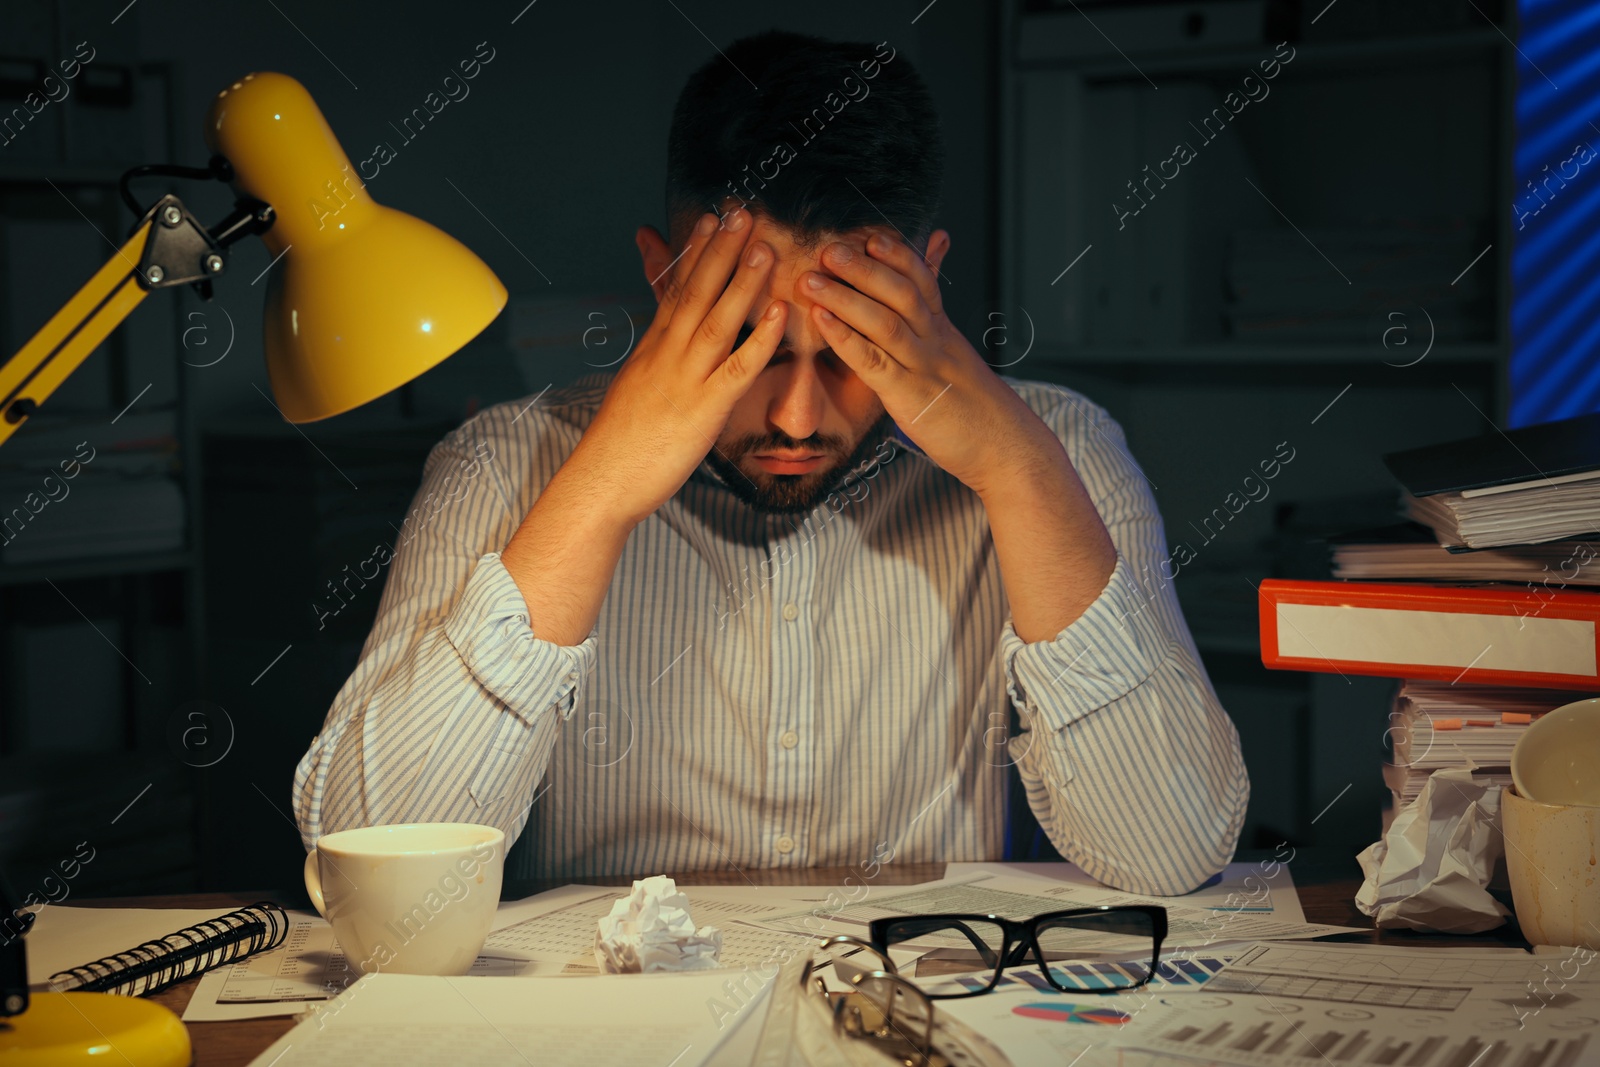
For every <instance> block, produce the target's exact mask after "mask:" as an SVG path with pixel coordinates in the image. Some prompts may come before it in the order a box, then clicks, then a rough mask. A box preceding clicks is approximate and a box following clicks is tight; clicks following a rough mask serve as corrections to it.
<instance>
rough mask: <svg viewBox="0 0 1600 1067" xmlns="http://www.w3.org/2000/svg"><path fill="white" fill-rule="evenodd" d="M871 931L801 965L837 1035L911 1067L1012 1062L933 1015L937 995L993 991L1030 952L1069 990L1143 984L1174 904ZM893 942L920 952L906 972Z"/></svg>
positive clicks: (940, 921)
mask: <svg viewBox="0 0 1600 1067" xmlns="http://www.w3.org/2000/svg"><path fill="white" fill-rule="evenodd" d="M868 930H869V937H870V941H864V940H862V939H860V938H857V937H851V936H849V935H841V936H838V937H830V938H828V939H826V940H825V941H823V942H821V944H820V945H819V946H818V947H817V949H816V950H815V951H814V953H813V954H812V956H811V958H810V959H809V960H807V961H806V963H805V966H804V968H803V969H802V970H801V972H800V983H801V986H802V987H803V988H806V989H809V990H811V991H813V992H815V993H818V994H820V995H821V996H822V997H824V998H826V1004H827V1006H828V1008H829V1011H830V1013H831V1015H832V1019H833V1029H834V1032H835V1033H839V1034H845V1035H848V1036H850V1037H853V1038H867V1039H869V1040H870V1041H872V1042H873V1044H875V1045H876V1046H877V1047H878V1049H879V1051H881V1052H884V1053H888V1054H889V1055H891V1056H893V1057H894V1058H895V1059H897V1060H899V1061H900V1062H901V1063H903V1064H906V1065H907V1067H951V1065H955V1067H960V1065H966V1064H981V1063H985V1062H1004V1061H1003V1060H998V1061H996V1060H994V1059H991V1058H990V1057H989V1055H988V1054H987V1053H988V1052H989V1051H990V1050H991V1049H992V1046H990V1045H989V1042H988V1041H987V1040H986V1039H985V1038H984V1037H983V1036H982V1035H981V1034H978V1033H977V1032H975V1031H973V1030H971V1029H970V1028H969V1027H966V1026H965V1025H964V1024H962V1023H961V1022H959V1021H958V1020H956V1019H954V1018H952V1017H950V1016H948V1015H941V1016H939V1017H938V1018H935V1015H934V1009H933V1002H934V1001H935V1000H949V999H954V998H958V997H973V996H978V995H980V994H982V993H987V992H988V991H989V990H991V989H993V988H994V987H995V985H996V984H997V983H998V982H999V981H1000V975H1001V974H1002V973H1003V972H1004V971H1005V969H1006V968H1007V967H1016V966H1018V965H1019V964H1022V963H1023V962H1024V961H1026V960H1027V958H1028V956H1029V955H1030V954H1031V955H1032V956H1033V957H1034V959H1035V960H1036V961H1037V962H1038V964H1039V969H1040V970H1041V971H1042V972H1043V973H1044V977H1045V980H1046V981H1048V982H1049V983H1050V985H1051V986H1052V987H1053V988H1055V989H1058V990H1061V991H1062V992H1070V993H1115V992H1119V991H1122V990H1127V989H1137V988H1138V987H1140V986H1142V985H1144V984H1145V983H1146V982H1148V981H1150V978H1151V976H1153V975H1154V974H1155V973H1156V968H1157V966H1158V965H1159V963H1160V954H1161V942H1162V941H1163V940H1165V938H1166V936H1167V909H1165V908H1163V907H1160V906H1156V905H1121V906H1110V905H1106V906H1101V907H1095V908H1076V909H1073V910H1070V911H1052V912H1046V913H1045V914H1043V915H1036V916H1034V917H1033V918H1031V919H1027V920H1025V921H1021V922H1018V921H1014V920H1011V919H1006V918H1003V917H1001V916H998V915H911V916H896V917H891V918H884V919H875V920H873V921H872V922H871V923H870V924H869V925H868ZM891 948H900V949H905V950H913V951H921V953H922V954H921V955H920V956H918V957H917V959H916V960H915V961H914V962H913V963H912V964H911V965H910V969H909V971H908V972H907V971H902V970H901V969H900V968H899V967H897V966H896V965H895V963H894V961H893V960H892V959H891V958H890V956H889V950H890V949H891ZM1147 956H1148V959H1149V962H1148V963H1146V962H1145V959H1146V957H1147ZM830 974H831V975H832V977H833V979H834V983H833V986H832V987H830V985H829V983H828V981H827V980H826V978H827V976H828V975H830ZM1086 977H1087V978H1092V980H1085V979H1086ZM840 986H842V987H843V989H840V988H839V987H840Z"/></svg>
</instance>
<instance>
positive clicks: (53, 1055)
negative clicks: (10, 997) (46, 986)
mask: <svg viewBox="0 0 1600 1067" xmlns="http://www.w3.org/2000/svg"><path fill="white" fill-rule="evenodd" d="M28 1000H29V1004H28V1010H27V1011H25V1012H23V1013H22V1014H21V1015H13V1016H11V1017H10V1018H8V1019H0V1064H5V1067H63V1065H66V1064H74V1063H95V1064H111V1063H115V1064H132V1065H134V1067H188V1065H189V1062H190V1060H191V1058H192V1057H191V1050H190V1047H189V1031H188V1030H186V1029H185V1028H184V1025H183V1020H181V1019H179V1018H178V1017H177V1016H176V1015H174V1014H173V1013H172V1012H171V1011H169V1010H168V1009H166V1008H164V1007H162V1006H161V1005H160V1004H157V1003H155V1002H154V1001H149V1000H140V999H139V998H138V997H119V996H114V995H113V994H110V993H32V994H29V997H28Z"/></svg>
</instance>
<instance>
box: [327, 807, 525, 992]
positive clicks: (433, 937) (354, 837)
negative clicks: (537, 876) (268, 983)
mask: <svg viewBox="0 0 1600 1067" xmlns="http://www.w3.org/2000/svg"><path fill="white" fill-rule="evenodd" d="M504 867H505V834H504V833H503V832H502V831H500V830H498V829H496V828H495V827H493V826H480V825H478V824H476V823H407V824H403V825H397V826H365V827H361V828H358V829H354V830H340V831H339V832H337V833H332V834H324V835H322V836H321V837H319V838H317V844H316V847H315V848H313V849H312V850H311V851H310V852H308V853H307V854H306V865H305V878H306V891H307V892H308V893H310V894H311V902H312V903H313V904H314V905H316V908H317V911H318V912H320V913H321V914H322V916H323V918H325V919H327V920H328V922H329V924H330V925H331V926H332V927H333V932H334V935H335V936H336V937H337V938H338V939H339V945H340V947H341V948H342V949H343V950H344V954H345V959H346V960H347V961H348V962H349V965H350V967H351V969H352V970H355V971H357V972H359V973H361V974H369V973H372V972H374V971H384V972H388V973H394V974H466V973H467V969H468V968H469V967H471V966H472V961H473V960H474V959H476V958H477V955H478V952H479V950H481V949H482V948H483V942H484V940H485V939H486V938H488V936H489V928H490V926H491V925H493V923H494V916H495V909H496V908H497V907H498V906H499V903H500V884H501V878H502V875H503V873H504Z"/></svg>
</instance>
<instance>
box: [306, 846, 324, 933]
mask: <svg viewBox="0 0 1600 1067" xmlns="http://www.w3.org/2000/svg"><path fill="white" fill-rule="evenodd" d="M306 892H307V893H309V894H311V903H312V904H314V905H316V908H317V914H318V915H320V916H322V917H323V918H324V919H326V918H327V917H328V907H327V904H326V903H325V902H324V901H323V899H322V872H321V870H319V869H318V867H317V850H316V849H315V848H313V849H312V850H311V851H310V852H307V853H306Z"/></svg>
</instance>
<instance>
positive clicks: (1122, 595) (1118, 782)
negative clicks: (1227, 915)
mask: <svg viewBox="0 0 1600 1067" xmlns="http://www.w3.org/2000/svg"><path fill="white" fill-rule="evenodd" d="M1041 417H1043V418H1044V419H1045V421H1046V423H1047V424H1049V425H1050V426H1051V429H1052V430H1054V431H1055V432H1056V434H1057V436H1058V437H1060V438H1061V440H1062V443H1063V444H1064V445H1065V446H1066V448H1067V451H1068V455H1069V457H1070V458H1071V459H1072V461H1073V464H1074V466H1075V467H1076V468H1077V471H1078V474H1079V477H1080V478H1081V479H1082V480H1083V483H1084V486H1085V487H1086V488H1087V489H1088V491H1089V495H1090V497H1091V499H1093V500H1094V503H1095V506H1096V508H1097V509H1098V511H1099V513H1100V517H1101V519H1102V521H1104V523H1105V525H1106V529H1107V530H1108V531H1109V533H1110V535H1111V540H1112V542H1113V544H1114V545H1115V546H1116V549H1117V562H1116V565H1115V567H1114V568H1113V570H1112V573H1111V577H1110V579H1109V580H1108V581H1107V583H1106V586H1105V588H1104V589H1103V590H1102V591H1101V593H1100V595H1099V597H1097V598H1096V599H1095V600H1094V602H1093V603H1091V604H1090V605H1089V607H1088V608H1087V609H1086V610H1085V611H1084V612H1083V614H1082V615H1081V616H1079V617H1078V618H1077V619H1076V620H1074V621H1073V622H1072V623H1070V624H1069V625H1067V626H1066V627H1065V628H1063V629H1062V630H1061V631H1060V633H1058V634H1056V635H1055V636H1054V637H1052V638H1050V639H1049V640H1042V641H1035V642H1025V641H1023V640H1022V639H1021V638H1020V637H1019V636H1018V635H1017V632H1016V629H1015V627H1014V626H1013V625H1012V623H1011V621H1010V619H1009V618H1008V619H1007V621H1006V623H1005V626H1004V628H1003V630H1002V632H1001V637H1000V650H999V651H1000V656H1001V658H1002V660H1003V662H1004V665H1005V674H1006V686H1007V691H1008V693H1009V694H1010V697H1011V700H1012V703H1013V704H1014V706H1015V707H1016V709H1017V714H1018V719H1019V721H1020V723H1021V726H1022V729H1023V730H1024V731H1026V732H1029V733H1031V734H1032V735H1033V736H1032V738H1031V739H1030V741H1029V742H1027V743H1022V744H1019V745H1018V747H1017V748H1016V749H1015V751H1018V752H1022V753H1024V754H1023V755H1022V756H1021V757H1019V758H1018V760H1017V767H1018V771H1019V773H1020V774H1021V776H1022V780H1023V784H1024V786H1025V788H1026V792H1027V797H1028V803H1029V806H1030V807H1031V808H1032V809H1033V812H1034V814H1035V816H1036V817H1037V818H1038V820H1039V823H1040V825H1041V827H1043V829H1044V831H1045V833H1046V834H1047V835H1048V836H1049V838H1050V840H1051V842H1052V843H1053V844H1054V845H1055V847H1056V849H1057V850H1058V851H1060V852H1061V854H1062V855H1063V856H1065V857H1066V858H1067V859H1069V860H1071V861H1072V862H1074V863H1076V864H1078V865H1079V866H1080V867H1082V868H1083V869H1084V870H1085V871H1086V872H1088V873H1089V874H1091V875H1093V876H1094V877H1096V878H1098V879H1100V880H1101V881H1103V882H1106V883H1108V884H1110V885H1114V886H1117V887H1118V888H1121V889H1126V890H1129V891H1131V892H1137V893H1147V894H1157V895H1171V894H1178V893H1184V892H1188V891H1189V890H1192V889H1194V888H1195V887H1197V886H1198V885H1200V884H1201V883H1202V882H1204V881H1205V880H1206V879H1207V878H1209V877H1210V876H1211V875H1213V874H1215V873H1216V872H1218V871H1219V870H1221V869H1222V868H1223V867H1224V866H1226V865H1227V863H1228V862H1229V860H1231V859H1232V857H1233V853H1234V849H1235V848H1236V846H1237V844H1238V840H1239V832H1240V829H1241V828H1242V826H1243V823H1244V814H1245V807H1246V804H1247V802H1248V800H1249V795H1250V783H1249V778H1248V776H1247V775H1246V773H1245V767H1244V761H1243V758H1242V756H1241V754H1240V750H1239V736H1238V732H1237V730H1236V729H1235V728H1234V725H1233V722H1232V720H1231V719H1230V718H1229V717H1228V714H1227V712H1226V711H1224V710H1223V708H1222V704H1221V702H1220V701H1219V700H1218V698H1217V694H1216V691H1215V689H1214V688H1213V687H1212V685H1211V682H1210V679H1209V678H1208V677H1207V676H1206V672H1205V668H1204V666H1203V665H1202V664H1201V662H1200V657H1199V653H1198V651H1197V650H1196V648H1195V645H1194V639H1193V638H1192V637H1191V636H1190V634H1189V629H1188V626H1187V624H1186V623H1185V622H1184V619H1183V614H1182V609H1181V608H1180V607H1179V606H1178V600H1177V595H1176V591H1175V589H1174V587H1173V579H1174V577H1175V575H1176V573H1177V571H1178V569H1179V568H1180V567H1181V558H1182V557H1181V556H1180V557H1179V559H1177V560H1175V559H1174V558H1173V557H1172V556H1170V555H1169V554H1168V552H1167V550H1166V546H1165V535H1164V531H1163V527H1162V522H1161V515H1160V513H1159V511H1158V509H1157V507H1156V503H1155V498H1154V496H1153V495H1152V494H1151V492H1150V488H1149V483H1148V482H1147V480H1146V479H1145V477H1144V474H1143V472H1142V471H1141V470H1140V469H1139V467H1138V465H1137V464H1136V463H1135V462H1134V460H1133V458H1132V456H1130V455H1129V454H1128V451H1127V445H1126V439H1125V437H1124V436H1123V432H1122V429H1121V427H1120V426H1118V425H1117V423H1116V422H1115V420H1113V419H1112V418H1111V417H1110V416H1109V415H1107V414H1106V413H1105V412H1104V411H1103V410H1102V409H1100V408H1099V407H1097V406H1095V405H1093V404H1090V403H1088V402H1087V401H1085V400H1083V399H1082V398H1081V397H1077V396H1076V394H1070V395H1068V396H1067V397H1066V398H1065V402H1064V403H1062V404H1060V405H1058V406H1055V407H1053V408H1051V409H1050V410H1049V411H1047V412H1044V413H1042V415H1041Z"/></svg>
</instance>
